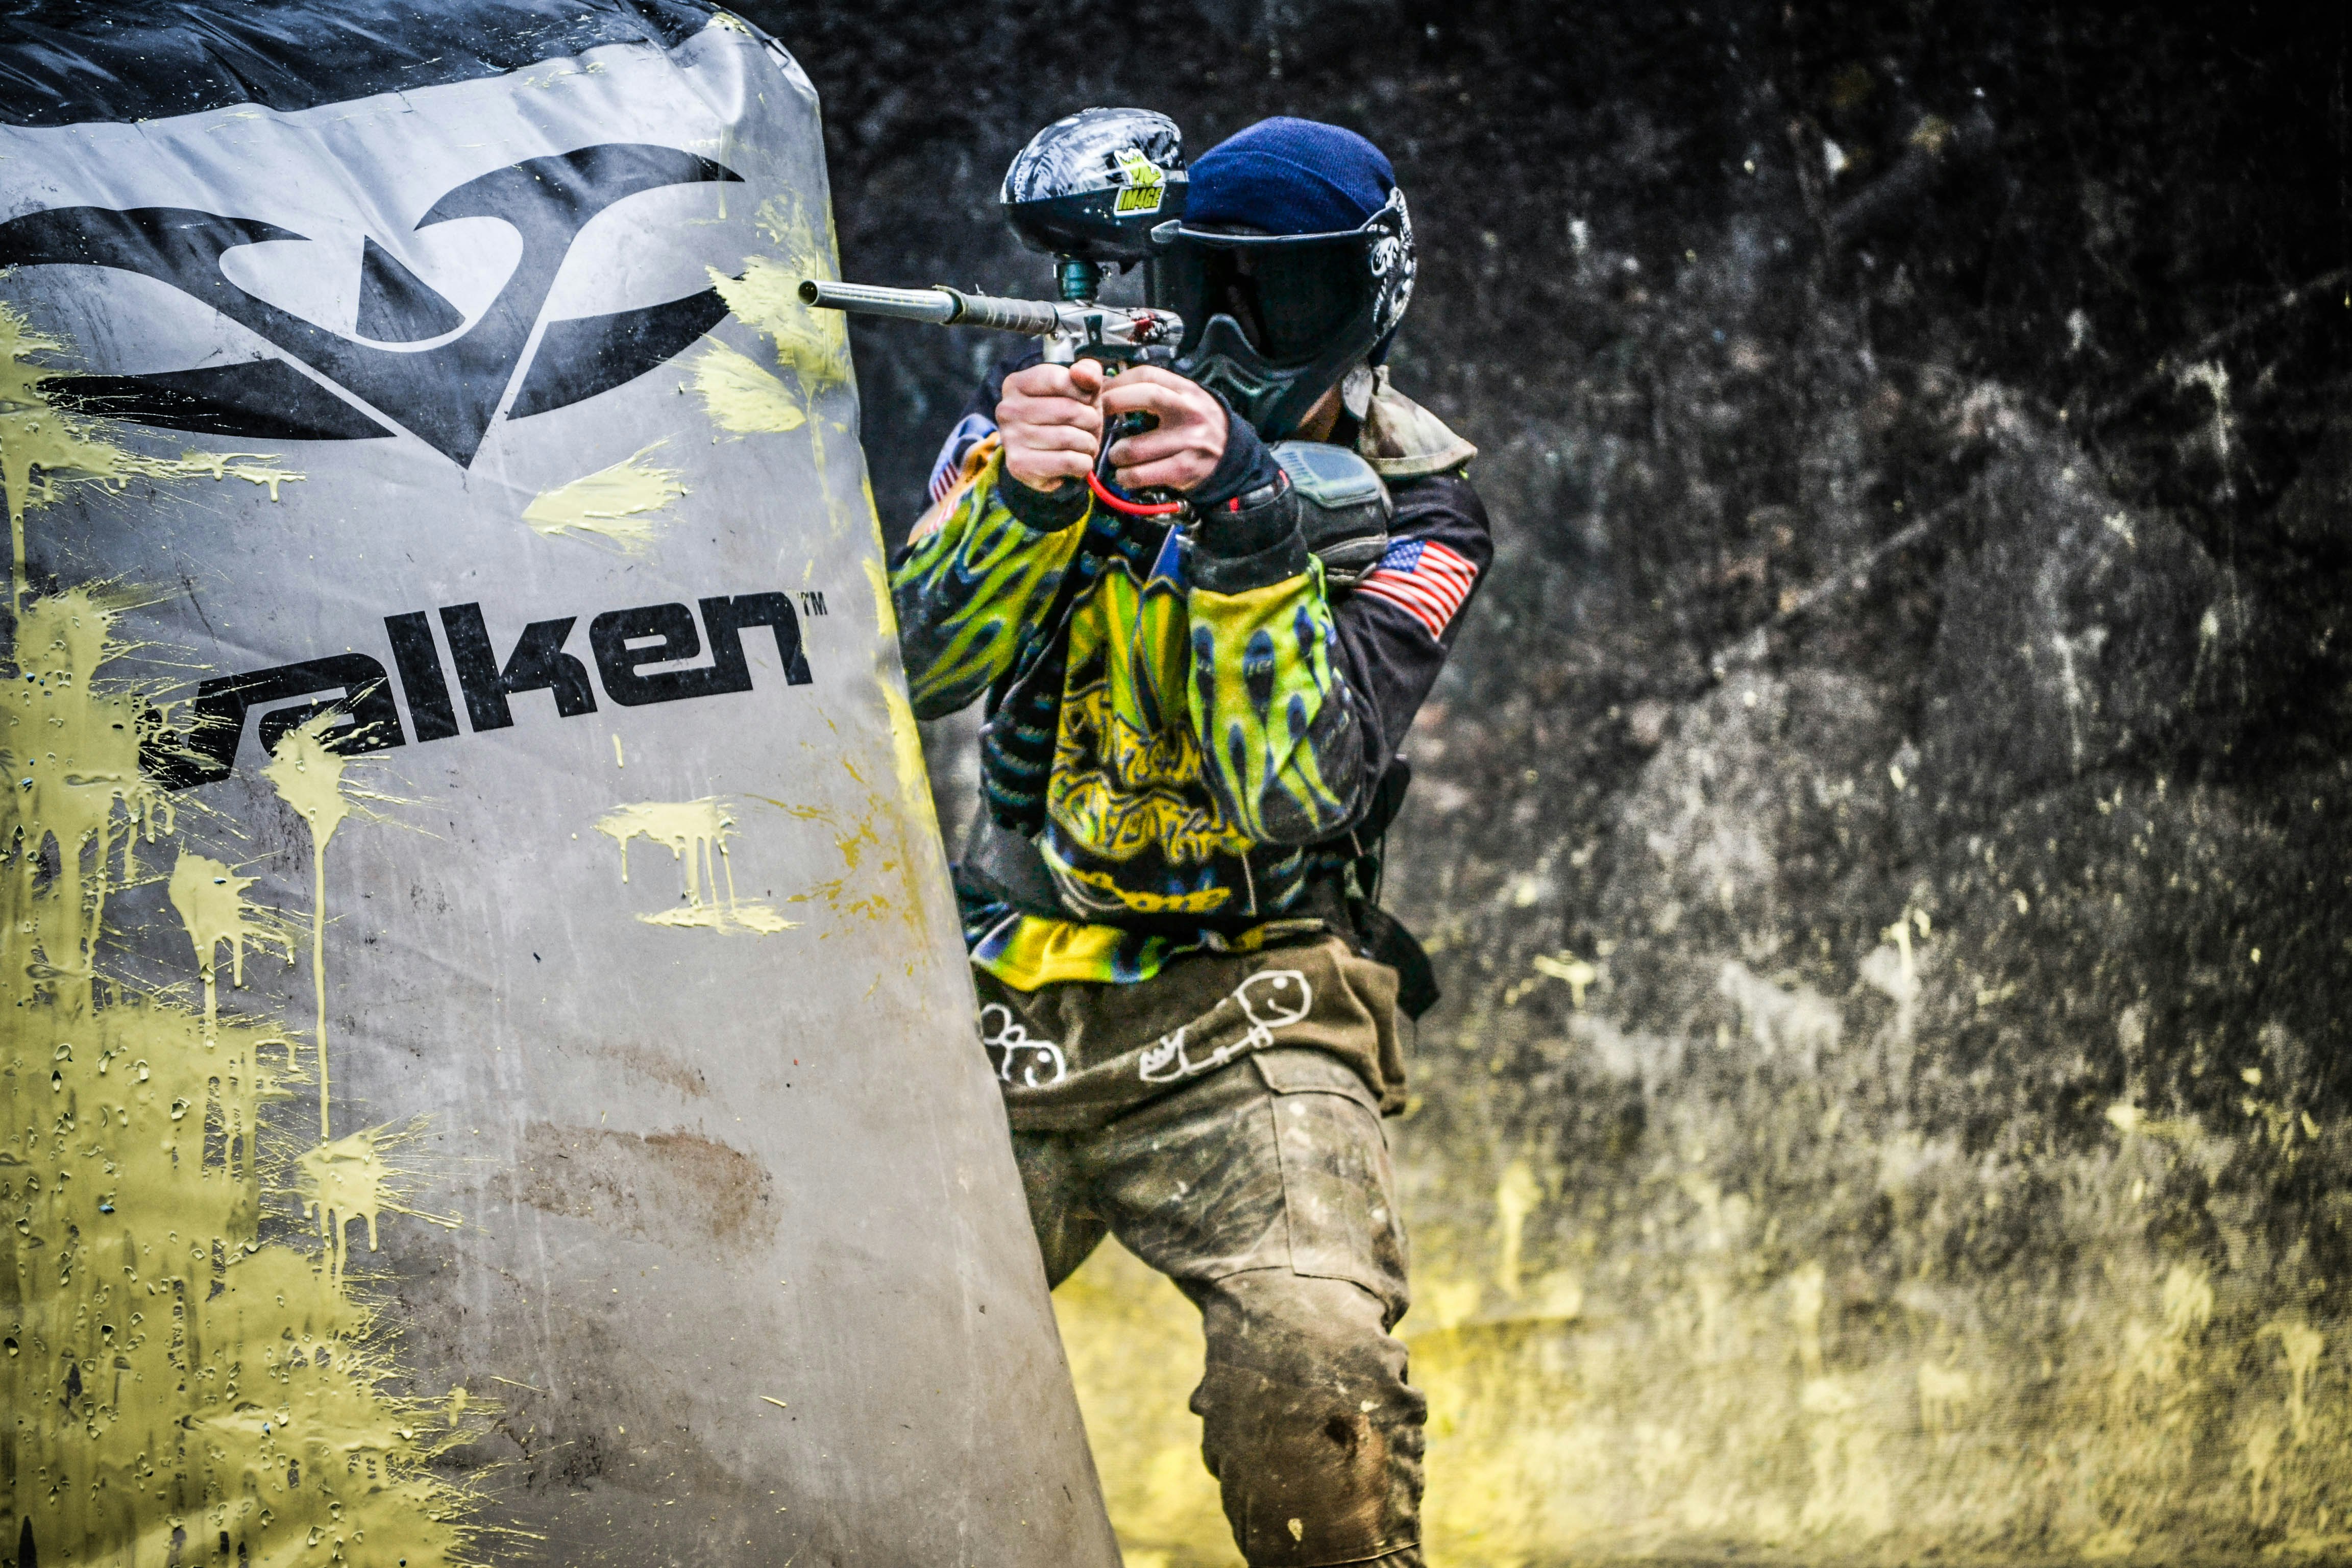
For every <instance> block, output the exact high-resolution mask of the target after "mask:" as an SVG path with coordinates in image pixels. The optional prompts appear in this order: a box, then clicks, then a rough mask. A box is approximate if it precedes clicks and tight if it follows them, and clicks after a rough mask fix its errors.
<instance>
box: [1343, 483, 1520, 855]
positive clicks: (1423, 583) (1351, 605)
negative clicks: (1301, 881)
mask: <svg viewBox="0 0 2352 1568" xmlns="http://www.w3.org/2000/svg"><path fill="white" fill-rule="evenodd" d="M1394 494H1395V497H1396V507H1397V511H1396V517H1395V520H1394V521H1392V522H1391V524H1390V530H1389V548H1388V551H1387V552H1386V553H1385V554H1383V555H1382V556H1381V561H1380V563H1379V564H1378V565H1377V566H1375V567H1374V568H1373V569H1372V571H1370V573H1368V574H1366V575H1365V577H1364V579H1363V581H1362V582H1360V583H1359V584H1357V585H1356V588H1355V591H1354V592H1353V593H1350V594H1348V595H1345V596H1343V597H1342V598H1341V599H1340V600H1339V605H1338V607H1337V611H1336V613H1335V615H1334V617H1333V621H1334V627H1335V630H1336V631H1337V633H1338V637H1339V655H1338V658H1339V668H1340V669H1341V670H1342V671H1343V672H1344V674H1345V676H1346V678H1347V680H1348V683H1349V688H1350V689H1353V690H1355V691H1356V692H1358V693H1360V695H1361V698H1362V703H1363V710H1364V712H1365V714H1366V715H1367V719H1368V722H1369V724H1370V728H1371V731H1373V732H1372V734H1371V735H1370V737H1369V738H1368V740H1367V742H1366V743H1365V745H1364V748H1363V751H1362V753H1361V755H1360V759H1359V761H1360V765H1361V767H1362V768H1363V770H1364V772H1363V777H1362V786H1363V789H1364V792H1365V795H1366V804H1367V805H1369V803H1370V793H1371V791H1372V790H1373V788H1375V787H1376V786H1377V785H1378V784H1379V783H1380V779H1381V774H1383V773H1386V772H1387V771H1388V769H1389V765H1390V763H1393V762H1394V761H1395V760H1396V754H1397V750H1398V748H1399V747H1401V746H1402V745H1403V744H1404V737H1405V731H1408V730H1410V729H1412V721H1413V717H1414V715H1416V714H1418V713H1419V712H1420V711H1421V705H1422V703H1423V700H1426V699H1427V697H1428V696H1429V689H1430V688H1431V686H1433V684H1435V682H1436V680H1437V672H1438V671H1439V670H1440V669H1441V668H1444V664H1445V659H1446V656H1447V655H1449V654H1450V653H1452V652H1453V649H1454V638H1455V637H1456V636H1457V635H1459V633H1460V631H1461V627H1462V622H1463V616H1464V614H1465V612H1466V611H1467V610H1468V608H1469V605H1470V601H1471V600H1472V599H1473V598H1474V597H1475V596H1476V595H1477V592H1478V587H1479V584H1482V583H1483V582H1485V581H1486V574H1487V572H1488V571H1489V570H1490V569H1491V568H1492V567H1493V565H1494V562H1495V543H1494V540H1493V539H1492V538H1491V537H1490V536H1489V534H1488V533H1487V531H1486V506H1485V504H1484V503H1483V502H1481V501H1480V500H1479V499H1478V492H1477V491H1476V490H1475V489H1472V488H1471V485H1470V480H1469V479H1468V477H1467V476H1466V475H1465V474H1464V473H1463V472H1462V471H1461V470H1459V469H1456V470H1454V471H1453V472H1450V473H1444V474H1436V475H1433V476H1431V477H1429V478H1426V479H1413V480H1411V481H1408V482H1406V483H1402V484H1399V485H1397V486H1396V487H1395V489H1394ZM1349 826H1354V824H1353V823H1352V822H1351V823H1349Z"/></svg>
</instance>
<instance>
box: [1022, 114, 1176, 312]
mask: <svg viewBox="0 0 2352 1568" xmlns="http://www.w3.org/2000/svg"><path fill="white" fill-rule="evenodd" d="M1000 200H1001V201H1002V202H1003V206H1004V216H1005V217H1006V218H1007V219H1008V220H1010V221H1011V223H1012V225H1013V233H1015V234H1017V235H1019V236H1020V237H1021V243H1022V244H1023V245H1025V246H1027V247H1029V248H1030V249H1032V250H1042V251H1045V252H1047V253H1048V254H1050V255H1052V256H1053V257H1055V259H1056V262H1057V264H1058V281H1059V284H1060V288H1061V297H1062V298H1063V299H1064V300H1085V301H1091V300H1093V299H1094V297H1095V295H1096V293H1097V291H1098V290H1099V289H1101V287H1102V279H1103V273H1104V271H1105V270H1106V269H1107V268H1109V267H1112V266H1117V267H1118V268H1120V269H1121V270H1122V271H1123V270H1125V269H1126V268H1129V267H1132V266H1133V265H1134V264H1135V263H1137V262H1139V261H1144V262H1149V261H1151V260H1153V259H1154V258H1155V254H1156V253H1155V252H1154V250H1153V248H1152V244H1151V232H1152V230H1153V229H1154V228H1156V227H1158V226H1160V225H1162V224H1165V223H1167V222H1168V221H1169V220H1170V219H1171V218H1175V217H1180V216H1182V214H1183V211H1184V138H1183V133H1182V132H1180V131H1178V130H1177V129H1176V122H1175V121H1172V120H1171V119H1169V118H1168V117H1167V116H1166V115H1164V114H1155V113H1153V112H1152V111H1151V110H1148V109H1084V110H1079V111H1078V112H1077V113H1076V114H1072V115H1066V116H1065V117H1064V118H1062V119H1060V120H1056V121H1054V123H1053V124H1051V125H1048V126H1047V127H1045V129H1044V130H1043V131H1040V132H1037V134H1036V135H1034V136H1033V137H1031V138H1030V139H1029V144H1028V145H1027V146H1026V147H1024V148H1023V149H1021V153H1020V155H1019V156H1018V157H1016V158H1014V159H1013V167H1012V168H1010V169H1008V170H1006V171H1005V174H1004V188H1003V193H1002V195H1001V197H1000Z"/></svg>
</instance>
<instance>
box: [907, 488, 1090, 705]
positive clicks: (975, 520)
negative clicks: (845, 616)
mask: <svg viewBox="0 0 2352 1568" xmlns="http://www.w3.org/2000/svg"><path fill="white" fill-rule="evenodd" d="M1006 482H1007V480H1006V477H1005V473H1004V460H1003V457H1002V455H1000V454H995V453H991V454H990V455H989V456H988V457H987V458H986V459H985V461H983V462H982V463H981V464H980V465H979V466H978V468H977V470H976V471H975V472H974V473H973V474H972V475H971V477H970V479H969V482H966V483H964V484H962V486H961V489H957V490H951V491H950V493H949V495H948V496H947V497H945V498H944V499H943V500H941V501H940V503H938V504H935V505H934V507H933V508H932V510H931V511H930V512H929V513H928V514H926V516H925V518H924V521H923V524H922V525H920V526H919V527H918V528H917V530H916V531H915V534H914V537H912V538H910V539H909V540H908V542H907V545H906V548H905V549H904V550H902V551H901V552H899V555H898V559H897V561H895V562H894V563H892V566H891V571H890V600H891V604H892V606H893V607H894V608H895V609H896V611H897V612H898V647H899V652H900V654H901V655H902V657H903V658H905V661H906V667H907V687H908V695H909V697H910V698H911V699H912V701H913V705H914V710H915V716H916V717H917V718H919V719H936V718H939V717H940V716H942V715H944V714H948V713H952V712H954V711H956V710H958V709H960V708H964V707H967V706H969V705H970V704H971V703H972V702H973V701H975V700H978V699H979V697H980V696H981V694H982V692H984V691H986V690H987V689H988V688H989V686H990V684H991V683H992V682H993V681H995V680H996V679H998V678H999V677H1001V676H1003V674H1005V673H1006V672H1007V671H1008V670H1010V669H1011V668H1013V660H1014V658H1016V657H1017V655H1018V654H1019V652H1020V648H1021V644H1022V640H1023V637H1024V635H1025V634H1027V633H1028V632H1029V631H1030V630H1031V629H1032V628H1033V627H1034V626H1036V624H1037V623H1038V621H1039V620H1040V619H1042V618H1043V617H1044V616H1045V613H1046V611H1047V609H1048V608H1049V607H1050V606H1051V605H1052V604H1053V602H1054V596H1055V593H1056V591H1057V590H1058V589H1059V588H1060V587H1061V583H1062V574H1063V572H1064V571H1065V570H1066V568H1067V567H1068V566H1069V564H1070V562H1071V559H1072V558H1073V557H1074V556H1075V555H1076V552H1077V549H1078V543H1079V540H1080V539H1081V537H1082V536H1083V535H1084V534H1085V532H1086V511H1085V510H1084V509H1081V510H1079V512H1078V516H1077V520H1076V521H1074V522H1071V523H1068V524H1067V525H1066V526H1064V527H1061V528H1058V529H1044V528H1033V527H1031V526H1030V525H1029V524H1027V523H1025V522H1024V521H1022V520H1021V519H1020V518H1019V517H1017V516H1015V515H1014V514H1013V509H1012V508H1010V507H1008V506H1007V505H1006V504H1005V499H1004V487H1005V484H1006Z"/></svg>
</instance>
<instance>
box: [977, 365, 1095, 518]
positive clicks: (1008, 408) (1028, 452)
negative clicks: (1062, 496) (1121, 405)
mask: <svg viewBox="0 0 2352 1568" xmlns="http://www.w3.org/2000/svg"><path fill="white" fill-rule="evenodd" d="M1104 380H1105V377H1104V375H1103V368H1102V366H1100V365H1098V364H1097V363H1095V362H1094V361H1092V360H1083V359H1082V360H1080V361H1078V362H1077V363H1076V364H1033V365H1031V366H1030V367H1029V368H1028V369H1026V370H1016V371H1014V372H1013V374H1011V375H1008V376H1006V377H1005V378H1004V395H1003V398H1002V399H1000V400H999V401H998V403H997V405H996V428H997V431H998V433H999V434H1000V435H1001V436H1002V437H1003V439H1004V471H1005V472H1006V473H1008V474H1011V475H1012V476H1013V478H1014V479H1019V480H1020V481H1021V482H1022V483H1023V484H1024V485H1027V486H1028V487H1029V488H1030V489H1033V490H1057V489H1061V488H1062V486H1063V485H1064V484H1065V483H1066V481H1068V480H1071V479H1085V478H1086V477H1087V474H1088V473H1090V472H1092V471H1093V469H1094V466H1095V454H1096V453H1097V452H1098V451H1100V450H1101V449H1102V433H1103V411H1102V408H1101V407H1100V405H1099V404H1098V402H1097V399H1098V398H1099V397H1100V396H1101V394H1102V389H1103V382H1104Z"/></svg>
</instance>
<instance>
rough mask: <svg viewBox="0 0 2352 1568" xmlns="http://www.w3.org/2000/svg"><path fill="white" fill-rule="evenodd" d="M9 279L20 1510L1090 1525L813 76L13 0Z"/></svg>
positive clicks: (11, 1333) (156, 1550) (13, 1506)
mask: <svg viewBox="0 0 2352 1568" xmlns="http://www.w3.org/2000/svg"><path fill="white" fill-rule="evenodd" d="M0 269H5V270H0V480H5V492H6V500H7V512H8V527H9V535H10V546H11V551H10V556H9V580H8V584H7V588H6V593H7V603H6V606H5V622H0V624H5V626H6V628H7V637H8V641H7V647H6V648H5V662H0V749H5V767H6V771H5V784H6V792H5V798H6V802H7V804H6V807H5V810H6V812H7V818H8V819H7V822H6V824H5V834H0V851H5V869H0V888H5V900H6V907H5V911H0V946H5V958H0V988H5V993H6V996H5V1002H6V1008H5V1014H0V1019H5V1023H0V1213H5V1220H6V1222H7V1228H6V1230H5V1232H0V1328H5V1341H6V1343H5V1355H0V1407H4V1408H5V1417H0V1472H5V1483H6V1492H5V1511H0V1560H7V1559H11V1558H13V1559H14V1560H15V1561H16V1562H17V1563H19V1564H22V1565H29V1564H31V1563H35V1562H38V1563H40V1564H42V1565H43V1568H62V1565H67V1564H82V1563H88V1564H98V1563H105V1564H110V1565H121V1568H150V1565H152V1568H209V1565H213V1564H221V1565H224V1568H226V1565H228V1564H236V1568H260V1565H263V1564H268V1565H272V1568H277V1565H281V1564H282V1565H293V1564H312V1563H315V1564H320V1565H321V1568H323V1565H326V1564H332V1563H349V1564H354V1565H371V1568H373V1565H381V1568H445V1565H448V1564H459V1563H483V1564H488V1563H509V1562H513V1563H524V1562H544V1563H605V1562H609V1563H785V1562H788V1561H793V1560H798V1561H802V1562H805V1563H811V1564H820V1563H844V1564H847V1563H874V1564H889V1565H891V1568H900V1565H907V1564H927V1563H967V1562H987V1563H1009V1564H1010V1563H1056V1564H1060V1563H1081V1564H1084V1563H1112V1562H1115V1561H1116V1551H1115V1548H1114V1546H1113V1544H1112V1542H1111V1540H1110V1535H1109V1531H1108V1526H1107V1524H1106V1523H1105V1521H1104V1518H1103V1512H1102V1505H1101V1501H1100V1499H1099V1496H1098V1493H1097V1487H1096V1483H1095V1479H1094V1473H1093V1469H1092V1467H1091V1462H1090V1460H1089V1459H1088V1458H1087V1451H1086V1446H1085V1439H1084V1436H1083V1433H1082V1432H1081V1430H1080V1428H1079V1424H1078V1418H1077V1413H1076V1405H1075V1403H1074V1401H1073V1398H1072V1395H1071V1392H1070V1387H1069V1379H1068V1375H1067V1373H1066V1368H1065V1365H1064V1363H1063V1360H1062V1354H1061V1350H1060V1347H1059V1344H1058V1342H1057V1340H1056V1338H1055V1330H1054V1325H1053V1319H1052V1315H1051V1311H1050V1309H1049V1307H1048V1303H1047V1300H1046V1295H1045V1288H1044V1280H1043V1279H1042V1277H1041V1274H1040V1271H1039V1268H1038V1266H1037V1263H1036V1258H1035V1253H1034V1248H1033V1247H1032V1246H1031V1245H1030V1242H1029V1238H1028V1234H1027V1228H1026V1220H1025V1216H1024V1214H1023V1211H1022V1200H1021V1195H1020V1191H1019V1186H1018V1183H1017V1180H1016V1178H1015V1175H1014V1172H1013V1163H1012V1160H1011V1157H1010V1154H1009V1153H1008V1152H1007V1147H1006V1142H1005V1138H1004V1133H1003V1112H1002V1110H1001V1109H1000V1108H999V1101H998V1098H997V1096H996V1094H995V1092H994V1091H993V1088H992V1084H991V1083H990V1082H989V1080H988V1078H987V1069H986V1064H985V1062H984V1060H983V1058H982V1054H981V1053H980V1052H979V1051H978V1050H976V1049H975V1048H973V1044H972V1041H973V1030H972V1022H971V987H970V983H969V981H968V980H967V979H966V977H965V970H964V964H963V960H962V954H961V946H960V944H959V942H958V941H957V939H956V931H955V928H954V918H953V910H952V907H951V900H950V897H949V894H948V889H947V884H946V878H945V875H944V869H945V868H944V865H943V863H942V861H941V858H940V849H939V847H938V837H937V833H936V830H935V827H934V825H933V823H932V821H931V817H930V808H929V797H928V795H927V794H926V791H925V784H924V779H923V772H922V767H921V759H920V756H919V749H918V745H917V742H916V736H915V728H914V723H913V721H912V719H911V717H910V715H909V713H908V708H907V702H906V698H905V696H904V693H903V689H902V682H901V678H900V673H899V668H898V653H897V647H896V639H895V637H894V635H893V629H892V626H891V624H890V611H889V607H888V606H889V601H888V597H887V594H885V593H884V591H883V586H882V562H881V554H880V542H879V539H878V536H877V530H876V525H875V520H874V514H873V509H872V505H871V501H870V498H869V496H868V493H867V490H866V482H865V476H864V468H863V464H862V461H861V458H860V456H859V451H858V444H857V404H856V391H855V387H854V384H853V382H852V379H851V374H850V364H849V359H848V353H847V349H846V345H845V342H844V340H843V338H842V336H841V333H840V330H839V326H838V318H832V319H827V318H826V317H824V316H819V315H816V314H814V313H812V312H810V311H808V310H806V309H804V308H803V307H802V306H801V305H800V303H799V302H798V300H797V299H796V298H795V296H794V292H793V289H794V287H795V286H796V285H797V284H798V283H799V281H800V280H801V279H803V277H807V276H824V277H830V276H833V275H835V274H834V258H833V246H832V240H831V225H830V218H829V211H828V197H827V192H826V185H825V172H824V154H823V146H822V142H821V141H820V138H819V133H818V121H817V105H816V100H815V96H814V92H813V90H812V89H811V88H810V85H809V82H808V79H807V78H806V77H804V76H803V74H802V72H801V70H800V68H799V67H798V66H797V65H796V64H795V63H794V62H793V59H792V58H791V57H790V56H789V55H788V54H787V53H786V52H785V51H784V50H783V49H782V47H779V46H778V45H777V44H775V43H774V42H772V41H771V40H769V39H767V38H765V37H762V36H761V35H760V34H759V33H758V32H756V31H755V30H754V29H752V28H751V27H749V26H746V25H745V24H743V23H742V22H740V21H739V20H737V19H736V18H734V17H732V16H728V15H727V14H725V13H723V12H713V11H710V10H708V9H704V8H701V7H698V6H691V5H681V4H676V3H673V0H635V3H627V0H566V3H564V4H560V5H559V4H555V3H552V0H543V3H531V0H513V3H500V0H465V3H463V4H451V5H433V6H421V7H412V6H405V5H393V4H390V3H388V0H270V3H266V4H244V3H236V4H228V3H215V0H192V3H188V4H177V5H161V4H153V5H150V4H121V5H107V6H102V7H85V6H80V5H66V4H54V5H44V4H35V5H29V6H17V7H14V8H12V9H11V10H10V11H9V12H8V13H7V16H6V17H5V19H0Z"/></svg>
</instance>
